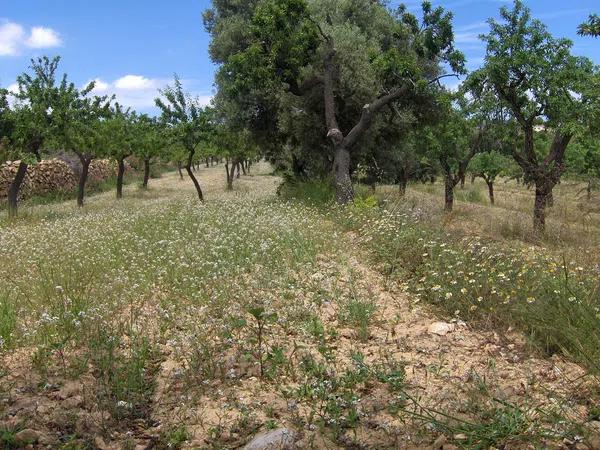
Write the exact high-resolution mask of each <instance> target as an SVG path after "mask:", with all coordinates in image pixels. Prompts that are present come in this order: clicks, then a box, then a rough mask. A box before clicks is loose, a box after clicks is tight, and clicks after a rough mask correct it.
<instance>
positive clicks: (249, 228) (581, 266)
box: [0, 164, 600, 449]
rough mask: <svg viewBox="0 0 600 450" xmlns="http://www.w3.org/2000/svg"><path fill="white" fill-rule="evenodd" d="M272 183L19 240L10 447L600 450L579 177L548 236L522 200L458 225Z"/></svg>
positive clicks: (48, 224)
mask: <svg viewBox="0 0 600 450" xmlns="http://www.w3.org/2000/svg"><path fill="white" fill-rule="evenodd" d="M271 170H272V169H271V168H270V167H269V166H268V165H266V164H260V165H258V166H257V167H255V168H253V174H252V175H251V176H243V177H241V178H240V179H239V180H236V185H235V189H234V190H233V191H231V192H228V191H226V190H225V186H224V176H223V174H222V172H223V168H222V167H220V166H219V167H215V168H210V169H204V168H203V169H201V172H200V179H201V181H202V183H203V186H204V188H205V196H206V198H207V199H208V201H207V202H206V203H204V204H200V203H198V202H197V200H196V198H195V191H194V190H193V189H194V188H193V186H192V185H191V184H190V183H188V182H182V181H180V180H179V176H178V175H177V174H176V173H167V174H165V175H163V177H162V178H160V179H157V180H152V181H153V182H152V183H151V188H150V189H149V190H147V191H144V190H141V189H139V188H138V187H137V186H136V185H135V184H133V183H131V184H128V185H127V186H126V187H125V195H124V198H123V199H122V200H121V201H118V202H116V201H115V200H114V198H113V197H114V193H113V192H104V193H99V194H97V195H93V196H90V198H89V200H88V202H87V203H86V206H85V207H84V208H83V209H78V208H76V206H75V205H73V202H72V201H69V202H61V201H53V202H47V203H43V202H39V201H37V202H35V203H32V204H31V205H29V206H26V207H24V208H22V210H21V216H20V217H19V219H17V220H13V221H8V220H5V221H4V222H2V224H1V225H0V254H1V255H2V265H1V266H0V354H1V356H2V366H1V368H0V446H3V447H4V448H22V447H24V446H25V445H27V444H30V445H32V446H34V447H39V448H61V449H88V448H100V449H121V448H123V449H137V448H140V449H141V448H206V449H224V448H238V447H243V446H244V445H245V444H246V443H247V442H249V441H251V440H252V438H253V437H254V436H256V435H257V434H260V433H266V432H269V431H271V430H278V429H282V428H285V429H286V430H290V432H291V433H292V434H293V436H294V440H295V445H296V447H297V448H318V449H320V448H323V449H324V448H390V449H391V448H414V449H417V448H445V449H452V448H480V449H488V448H506V449H519V448H577V449H585V448H588V449H590V448H592V449H593V448H600V447H598V444H599V442H598V441H599V438H600V408H599V407H598V405H599V403H598V400H599V398H600V395H599V393H600V390H599V389H598V383H597V378H596V377H597V374H598V371H599V369H600V367H598V360H599V358H600V310H599V309H598V307H599V300H598V298H599V297H598V289H599V287H600V273H599V271H598V266H597V264H598V262H597V257H598V253H597V248H598V247H597V244H598V242H599V241H598V240H599V238H600V229H599V228H598V226H597V224H598V220H597V219H598V213H599V211H600V203H598V199H597V198H594V199H592V201H591V202H588V201H587V200H585V198H584V195H583V194H578V190H579V188H580V186H579V185H578V184H577V183H569V182H568V181H564V182H563V184H562V185H560V186H559V187H558V188H557V190H556V193H555V206H554V207H553V208H552V210H551V214H550V217H549V224H548V225H549V226H548V238H547V239H545V240H539V239H537V238H534V237H533V236H534V235H533V234H532V233H531V232H530V224H529V221H530V216H529V215H528V211H529V209H530V203H531V193H530V192H527V190H526V189H525V188H524V187H522V186H517V185H515V184H514V183H503V182H500V183H498V186H497V194H496V197H497V204H496V206H494V207H491V206H490V205H489V204H488V202H487V199H486V197H485V192H486V191H485V189H484V186H483V185H481V184H479V183H476V184H474V185H470V184H468V183H467V186H466V187H465V189H464V191H461V190H460V189H457V200H458V205H457V208H456V209H455V212H454V213H452V214H451V215H443V214H442V213H441V212H440V211H441V202H442V199H443V197H442V194H441V188H442V187H441V186H440V185H437V184H435V185H420V184H419V185H413V186H411V187H410V189H409V191H408V193H407V195H406V197H405V198H400V197H399V195H398V194H397V192H396V188H393V187H385V186H383V187H379V188H378V189H377V191H376V192H375V193H373V192H370V191H369V190H368V189H367V188H364V187H362V186H358V187H357V191H358V193H359V195H358V197H357V200H356V201H355V202H354V205H351V206H348V207H340V206H334V205H331V204H329V203H327V202H328V201H329V200H330V198H331V195H332V194H331V193H330V192H329V191H327V189H324V188H323V187H322V186H313V188H312V191H311V189H307V186H303V187H302V189H299V190H297V191H294V190H293V189H292V190H289V189H288V190H285V189H284V190H282V191H281V192H280V194H281V195H277V192H278V187H279V185H280V183H281V179H280V178H278V177H277V176H274V175H272V174H271ZM298 192H303V194H302V195H294V194H297V193H298ZM311 192H312V194H311ZM307 193H309V194H307ZM578 195H581V197H578ZM295 197H296V198H295ZM3 220H4V219H3ZM440 324H441V325H442V328H443V330H441V331H440V329H439V326H440ZM436 327H437V328H436ZM532 446H533V447H532Z"/></svg>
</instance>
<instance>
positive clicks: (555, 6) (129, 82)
mask: <svg viewBox="0 0 600 450" xmlns="http://www.w3.org/2000/svg"><path fill="white" fill-rule="evenodd" d="M392 3H393V4H398V3H400V2H399V1H396V0H394V1H393V2H392ZM405 3H406V4H407V5H408V6H409V8H410V9H411V10H412V11H415V12H417V11H418V10H419V9H420V7H419V4H420V1H412V0H410V1H405ZM433 3H434V5H437V4H439V5H442V6H445V7H446V8H448V9H450V10H451V11H453V12H454V15H455V34H456V41H457V45H458V47H459V48H460V49H461V50H463V52H464V53H465V54H466V56H467V60H468V66H469V69H474V68H477V67H478V66H479V65H480V64H481V62H482V60H483V55H484V48H483V47H482V45H481V43H480V42H479V41H478V39H477V36H478V34H480V33H482V32H485V31H486V30H487V25H486V23H485V21H486V19H487V18H489V17H497V16H498V10H499V8H500V6H502V5H505V4H509V3H508V2H507V1H503V0H440V1H437V2H435V1H434V2H433ZM0 4H1V6H2V8H1V9H0V86H4V87H6V86H10V85H11V84H13V83H14V82H15V79H16V76H17V75H18V74H19V73H21V72H22V71H23V70H24V69H26V68H27V66H28V63H29V59H30V58H31V57H34V56H39V55H49V56H53V55H61V56H62V63H61V69H62V71H64V72H66V73H68V75H69V78H70V79H71V80H73V81H74V82H75V83H76V84H78V85H83V84H85V83H86V82H87V81H89V80H92V79H96V80H98V92H99V93H100V92H102V93H116V95H117V97H118V98H119V100H120V101H121V102H122V103H124V104H126V105H128V106H132V107H134V108H135V109H137V110H140V111H144V112H154V108H153V98H154V97H155V96H156V90H157V88H159V87H161V86H164V85H165V84H166V83H167V82H168V81H169V79H171V77H172V75H173V73H177V74H179V76H180V77H181V78H182V79H183V81H184V84H185V87H186V89H188V90H190V91H192V92H194V93H195V94H197V95H199V96H200V97H201V98H202V99H203V100H204V101H206V102H208V101H209V100H210V97H211V95H212V93H213V86H212V83H213V75H214V71H215V67H214V66H213V65H212V63H211V62H210V60H209V57H208V53H207V48H208V42H209V37H208V36H207V35H206V33H205V32H204V27H203V25H202V18H201V15H202V11H204V10H205V9H206V8H207V7H209V5H210V1H209V0H177V1H171V2H169V1H165V0H143V1H142V0H119V1H117V0H103V1H102V2H90V1H85V0H79V1H75V0H0ZM526 4H527V5H528V6H529V7H530V8H531V9H532V11H533V13H534V16H536V17H538V18H539V19H541V20H542V21H543V22H545V23H546V24H547V25H548V26H549V28H550V31H551V32H552V33H553V34H554V35H555V36H560V37H568V38H570V39H572V40H573V41H574V43H575V46H574V49H573V51H574V53H576V54H579V55H585V56H588V57H590V58H591V59H592V60H594V61H595V62H596V63H598V64H600V39H592V38H581V37H578V36H577V35H576V28H577V25H578V24H579V23H581V22H582V21H583V20H584V19H585V18H586V17H587V16H588V14H589V13H591V12H593V11H594V10H595V11H596V12H600V4H599V2H598V0H573V1H571V2H568V3H566V2H564V1H559V0H533V1H526Z"/></svg>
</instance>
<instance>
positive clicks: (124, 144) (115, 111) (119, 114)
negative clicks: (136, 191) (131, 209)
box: [100, 103, 137, 200]
mask: <svg viewBox="0 0 600 450" xmlns="http://www.w3.org/2000/svg"><path fill="white" fill-rule="evenodd" d="M136 120H137V117H136V114H135V112H131V111H130V110H129V109H126V110H124V109H123V107H122V106H121V105H119V104H118V103H115V105H114V107H113V108H112V109H111V111H110V116H109V117H108V118H107V119H105V120H104V122H103V123H102V124H100V127H101V128H102V130H101V133H102V134H104V136H105V137H106V138H107V139H106V148H105V149H104V152H105V153H106V154H107V155H108V156H110V157H112V158H114V159H115V160H116V161H117V200H120V199H122V198H123V179H124V176H125V160H126V159H127V158H128V157H130V156H131V155H132V154H133V151H134V139H135V136H134V122H135V121H136Z"/></svg>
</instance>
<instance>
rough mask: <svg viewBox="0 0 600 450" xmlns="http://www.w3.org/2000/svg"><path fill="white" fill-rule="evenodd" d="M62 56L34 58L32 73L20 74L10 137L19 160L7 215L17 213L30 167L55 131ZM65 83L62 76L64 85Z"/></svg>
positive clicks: (40, 158)
mask: <svg viewBox="0 0 600 450" xmlns="http://www.w3.org/2000/svg"><path fill="white" fill-rule="evenodd" d="M59 62H60V58H59V57H58V56H57V57H55V58H52V59H50V58H48V57H46V56H44V57H41V58H37V59H32V60H31V66H30V73H27V72H25V73H23V74H21V75H19V76H18V77H17V91H16V92H14V93H12V94H13V96H14V98H15V105H14V108H13V109H14V110H13V112H12V114H13V117H14V122H13V123H14V127H13V128H12V133H11V137H10V144H9V145H10V147H11V156H12V157H13V158H18V159H19V160H20V163H19V167H18V169H17V173H16V174H15V178H14V179H13V181H12V182H11V184H10V186H9V188H8V214H9V216H11V217H15V216H16V215H17V207H18V199H19V192H20V190H21V186H22V184H23V181H24V180H25V176H26V175H27V167H28V166H29V165H30V164H36V163H37V162H39V161H41V160H42V148H43V146H44V143H45V142H46V140H47V139H48V137H49V136H50V134H51V132H52V125H53V123H52V118H53V111H54V109H55V107H56V105H55V100H56V96H57V95H59V93H58V89H59V87H58V86H57V85H56V71H57V68H58V63H59ZM65 85H66V75H63V83H62V84H61V87H63V86H65Z"/></svg>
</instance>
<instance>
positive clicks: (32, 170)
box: [0, 159, 116, 199]
mask: <svg viewBox="0 0 600 450" xmlns="http://www.w3.org/2000/svg"><path fill="white" fill-rule="evenodd" d="M19 163H20V161H9V162H7V163H4V164H2V165H0V199H6V197H7V195H8V188H9V186H10V183H11V182H12V180H13V179H14V177H15V174H16V173H17V168H18V167H19ZM79 171H80V168H79V166H78V165H77V164H73V163H72V162H70V161H69V162H67V161H64V160H62V159H46V160H43V161H42V162H40V163H37V164H34V165H30V166H29V167H28V168H27V176H26V177H25V180H24V182H23V185H22V187H21V192H20V197H21V198H27V197H31V196H34V195H44V194H48V193H50V192H71V191H73V190H74V189H75V188H76V187H77V180H78V176H79ZM115 174H116V164H115V163H114V161H110V160H108V159H102V160H97V161H92V163H91V165H90V172H89V178H88V182H89V183H98V182H100V181H102V180H105V179H107V178H109V177H112V176H114V175H115Z"/></svg>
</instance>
